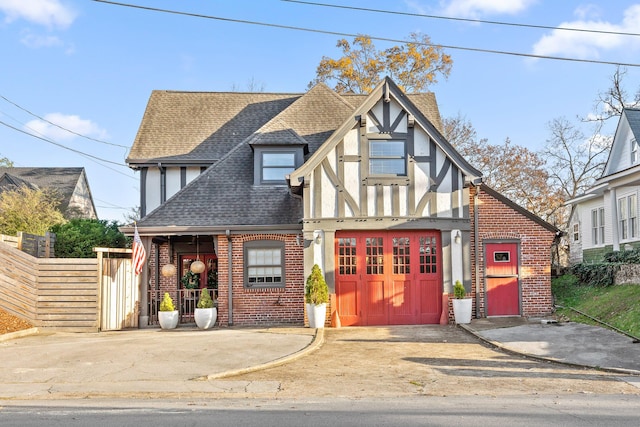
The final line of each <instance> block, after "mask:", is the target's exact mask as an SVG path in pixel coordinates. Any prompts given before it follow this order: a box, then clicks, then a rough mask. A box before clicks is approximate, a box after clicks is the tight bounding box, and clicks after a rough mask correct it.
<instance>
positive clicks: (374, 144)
mask: <svg viewBox="0 0 640 427" xmlns="http://www.w3.org/2000/svg"><path fill="white" fill-rule="evenodd" d="M406 160H407V149H406V142H405V141H403V140H388V139H385V140H370V141H369V174H370V175H396V176H406V175H407V161H406Z"/></svg>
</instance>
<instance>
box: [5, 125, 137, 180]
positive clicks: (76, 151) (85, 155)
mask: <svg viewBox="0 0 640 427" xmlns="http://www.w3.org/2000/svg"><path fill="white" fill-rule="evenodd" d="M0 124H1V125H4V126H6V127H8V128H10V129H13V130H15V131H18V132H21V133H24V134H25V135H29V136H31V137H33V138H37V139H40V140H42V141H45V142H48V143H49V144H53V145H55V146H57V147H60V148H63V149H65V150H69V151H72V152H74V153H76V154H79V155H81V156H84V157H88V158H91V159H95V160H98V161H100V162H104V163H111V164H113V165H116V166H122V167H127V165H125V164H123V163H117V162H113V161H111V160H106V159H102V158H100V157H96V156H93V155H91V154H87V153H84V152H82V151H80V150H76V149H74V148H70V147H67V146H65V145H62V144H59V143H57V142H54V141H51V140H50V139H47V138H44V137H41V136H38V135H34V134H32V133H29V132H25V131H24V130H22V129H19V128H17V127H15V126H12V125H10V124H8V123H6V122H4V121H2V120H0ZM103 166H104V167H107V168H108V166H105V165H103ZM109 169H111V170H113V171H115V172H118V173H121V174H123V173H122V172H120V171H117V170H115V169H112V168H109ZM123 175H125V176H129V175H127V174H123ZM131 178H133V177H131ZM133 179H135V178H133Z"/></svg>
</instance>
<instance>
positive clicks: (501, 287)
mask: <svg viewBox="0 0 640 427" xmlns="http://www.w3.org/2000/svg"><path fill="white" fill-rule="evenodd" d="M484 253H485V275H486V292H487V294H486V301H487V316H518V315H520V281H519V271H518V244H517V243H487V244H485V250H484Z"/></svg>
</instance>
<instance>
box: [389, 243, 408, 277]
mask: <svg viewBox="0 0 640 427" xmlns="http://www.w3.org/2000/svg"><path fill="white" fill-rule="evenodd" d="M410 264H411V262H410V258H409V238H408V237H394V238H393V274H409V273H410V271H409V270H410V268H409V266H410Z"/></svg>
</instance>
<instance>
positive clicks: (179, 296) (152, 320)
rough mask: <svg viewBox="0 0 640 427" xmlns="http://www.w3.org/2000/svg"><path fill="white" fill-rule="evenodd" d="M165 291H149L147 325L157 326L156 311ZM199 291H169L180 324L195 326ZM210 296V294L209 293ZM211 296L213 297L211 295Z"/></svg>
mask: <svg viewBox="0 0 640 427" xmlns="http://www.w3.org/2000/svg"><path fill="white" fill-rule="evenodd" d="M165 292H167V291H159V290H150V291H149V298H148V300H147V301H149V325H157V324H158V311H159V310H160V302H162V298H163V297H164V293H165ZM200 292H202V290H201V289H177V290H174V291H170V292H169V295H171V299H173V304H174V305H175V307H176V309H177V310H178V311H179V313H180V324H181V325H188V324H195V320H194V317H193V315H194V313H195V310H196V306H197V304H198V299H199V298H200ZM209 292H210V293H211V294H212V292H211V291H209ZM212 296H213V295H212Z"/></svg>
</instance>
